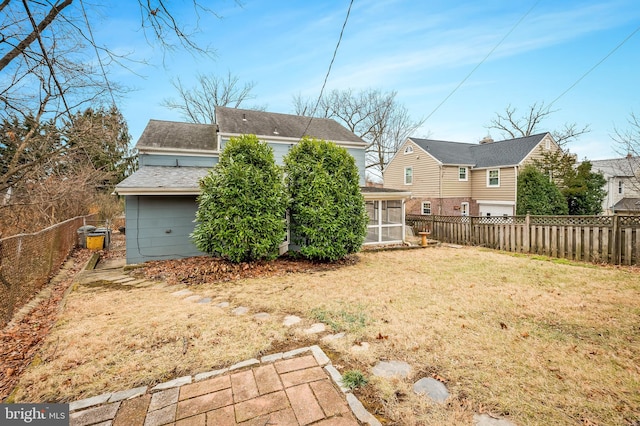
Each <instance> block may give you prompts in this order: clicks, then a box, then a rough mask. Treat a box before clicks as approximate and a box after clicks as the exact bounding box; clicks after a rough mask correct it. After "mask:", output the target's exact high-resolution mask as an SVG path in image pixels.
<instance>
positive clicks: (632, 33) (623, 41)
mask: <svg viewBox="0 0 640 426" xmlns="http://www.w3.org/2000/svg"><path fill="white" fill-rule="evenodd" d="M638 31H640V26H638V27H637V28H636V29H635V30H633V31H632V32H631V34H629V35H628V36H627V37H626V38H625V39H624V40H622V41H621V42H620V43H619V44H618V45H617V46H616V47H614V48H613V49H611V51H609V53H607V54H606V55H605V56H604V57H603V58H602V59H600V61H598V63H596V64H595V65H594V66H592V67H591V68H589V70H588V71H587V72H585V73H584V74H582V76H581V77H580V78H579V79H577V80H576V81H575V83H573V84H572V85H571V86H569V88H568V89H567V90H565V91H564V92H562V93H561V94H560V95H559V96H558V97H557V98H555V99H554V100H553V101H551V103H550V104H549V108H551V105H553V104H554V103H556V101H558V99H560V98H561V97H563V96H564V95H566V94H567V92H569V91H570V90H571V89H573V88H574V87H576V86H577V85H578V83H580V82H581V81H582V80H583V79H584V78H585V77H586V76H587V75H589V74H590V73H591V71H593V70H595V69H596V68H597V67H598V66H600V64H602V63H603V62H604V61H606V60H607V59H608V58H609V56H611V55H613V54H614V53H615V51H616V50H618V49H619V48H621V47H622V45H623V44H625V43H626V42H627V41H629V39H630V38H631V37H633V36H634V35H635V34H636V33H637V32H638Z"/></svg>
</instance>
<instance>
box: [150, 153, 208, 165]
mask: <svg viewBox="0 0 640 426" xmlns="http://www.w3.org/2000/svg"><path fill="white" fill-rule="evenodd" d="M138 163H139V166H140V167H144V166H165V167H178V166H180V167H213V166H214V165H215V164H217V163H218V157H213V156H211V157H196V156H187V155H159V154H141V155H139V156H138Z"/></svg>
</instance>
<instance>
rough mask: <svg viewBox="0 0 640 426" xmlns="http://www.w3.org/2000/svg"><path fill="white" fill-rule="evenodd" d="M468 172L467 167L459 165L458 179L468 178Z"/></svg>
mask: <svg viewBox="0 0 640 426" xmlns="http://www.w3.org/2000/svg"><path fill="white" fill-rule="evenodd" d="M467 172H468V169H467V168H466V167H458V180H467Z"/></svg>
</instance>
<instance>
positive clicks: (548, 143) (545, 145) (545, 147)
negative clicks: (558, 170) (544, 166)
mask: <svg viewBox="0 0 640 426" xmlns="http://www.w3.org/2000/svg"><path fill="white" fill-rule="evenodd" d="M544 149H546V150H547V151H549V150H550V149H551V141H550V140H549V139H547V140H546V141H544Z"/></svg>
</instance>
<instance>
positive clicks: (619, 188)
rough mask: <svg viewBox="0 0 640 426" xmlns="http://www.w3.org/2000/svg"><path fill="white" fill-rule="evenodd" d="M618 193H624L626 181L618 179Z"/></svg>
mask: <svg viewBox="0 0 640 426" xmlns="http://www.w3.org/2000/svg"><path fill="white" fill-rule="evenodd" d="M618 194H624V182H623V181H621V180H619V181H618Z"/></svg>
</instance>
